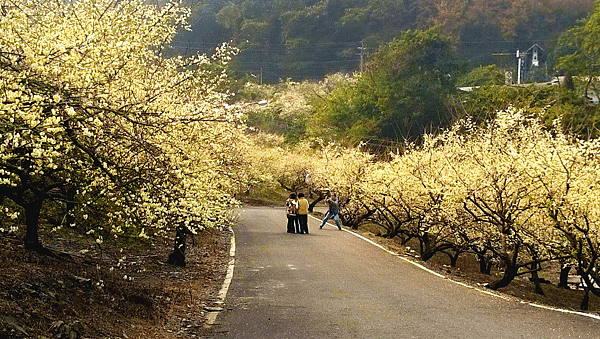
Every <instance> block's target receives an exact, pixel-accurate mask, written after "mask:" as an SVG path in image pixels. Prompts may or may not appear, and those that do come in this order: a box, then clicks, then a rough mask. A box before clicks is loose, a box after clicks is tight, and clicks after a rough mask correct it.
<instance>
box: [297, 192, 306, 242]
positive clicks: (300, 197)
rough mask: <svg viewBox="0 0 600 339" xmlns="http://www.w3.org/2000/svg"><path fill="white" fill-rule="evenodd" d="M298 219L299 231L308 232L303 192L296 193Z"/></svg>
mask: <svg viewBox="0 0 600 339" xmlns="http://www.w3.org/2000/svg"><path fill="white" fill-rule="evenodd" d="M298 221H299V222H300V233H301V234H302V233H304V234H308V200H306V198H305V197H304V193H298Z"/></svg>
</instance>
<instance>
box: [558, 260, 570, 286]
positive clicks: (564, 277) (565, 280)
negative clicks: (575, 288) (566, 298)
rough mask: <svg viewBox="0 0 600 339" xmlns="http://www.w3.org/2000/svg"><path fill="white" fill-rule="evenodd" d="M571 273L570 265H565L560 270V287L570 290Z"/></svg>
mask: <svg viewBox="0 0 600 339" xmlns="http://www.w3.org/2000/svg"><path fill="white" fill-rule="evenodd" d="M570 271H571V266H570V265H563V266H562V267H561V268H560V280H559V283H558V287H562V288H566V289H568V288H569V272H570Z"/></svg>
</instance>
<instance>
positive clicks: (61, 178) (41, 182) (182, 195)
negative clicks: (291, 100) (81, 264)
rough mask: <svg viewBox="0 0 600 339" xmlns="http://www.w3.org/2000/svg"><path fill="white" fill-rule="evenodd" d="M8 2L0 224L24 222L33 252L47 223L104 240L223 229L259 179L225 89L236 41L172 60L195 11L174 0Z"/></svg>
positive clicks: (0, 52)
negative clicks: (153, 1) (151, 0)
mask: <svg viewBox="0 0 600 339" xmlns="http://www.w3.org/2000/svg"><path fill="white" fill-rule="evenodd" d="M0 4H1V5H2V7H1V12H0V130H1V134H0V203H1V206H2V213H3V215H2V217H1V218H0V222H1V223H2V224H0V228H2V231H3V232H5V231H17V230H18V228H19V225H21V224H25V225H26V231H25V237H24V242H25V247H26V248H28V249H32V250H38V251H39V250H43V249H44V248H43V244H42V243H41V240H40V221H41V220H42V219H43V220H44V221H45V222H44V227H49V231H50V230H52V229H53V230H57V229H60V228H67V229H73V230H78V231H80V232H85V233H87V234H88V235H90V236H91V237H93V239H94V240H95V242H96V243H97V244H98V245H101V244H102V243H103V242H104V241H106V240H107V239H114V238H119V237H121V236H129V237H131V236H133V237H136V238H139V239H148V240H149V241H152V240H153V239H156V238H157V237H162V236H170V234H171V231H173V230H174V229H175V228H178V230H179V231H180V232H179V233H180V234H185V233H188V232H196V231H198V230H201V229H203V228H206V227H223V226H226V225H228V224H229V222H230V221H231V218H230V214H231V207H232V206H235V205H236V204H237V203H236V201H235V199H234V197H233V195H234V193H235V191H236V190H237V189H238V188H239V187H240V186H243V185H245V183H246V182H248V181H252V180H253V179H252V178H254V173H253V172H252V169H251V168H250V167H248V166H246V165H247V160H246V158H245V157H242V156H241V155H242V154H244V153H246V152H245V151H244V149H245V148H246V147H252V142H251V141H249V140H246V139H245V137H244V133H243V128H242V126H243V125H242V124H241V123H240V119H239V116H238V115H236V113H235V111H234V110H231V109H226V104H225V101H226V99H227V98H228V94H227V92H223V91H222V90H221V89H222V88H223V83H224V82H225V81H227V75H226V73H225V72H224V71H223V69H224V65H226V63H227V62H228V61H229V60H230V57H231V55H232V53H234V50H232V49H231V48H229V47H227V46H226V45H224V46H222V47H221V48H220V49H218V50H217V51H216V53H215V54H214V56H213V57H206V56H203V55H197V56H193V57H188V58H181V57H166V56H165V53H164V51H165V48H167V46H168V44H169V42H170V41H171V39H172V37H173V36H174V34H175V33H176V31H177V30H178V29H182V28H185V22H186V18H187V15H188V11H187V10H186V9H185V8H183V7H181V6H180V5H178V4H177V3H168V4H166V5H164V6H162V7H160V8H159V7H156V6H150V5H145V4H143V3H142V2H139V1H112V0H81V1H74V2H70V1H37V0H15V1H4V2H2V3H0ZM49 220H50V221H52V220H53V221H54V223H52V222H48V221H49ZM183 245H184V243H179V244H176V249H177V246H179V247H182V246H183Z"/></svg>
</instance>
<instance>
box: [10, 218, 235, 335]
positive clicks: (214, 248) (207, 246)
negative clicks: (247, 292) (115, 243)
mask: <svg viewBox="0 0 600 339" xmlns="http://www.w3.org/2000/svg"><path fill="white" fill-rule="evenodd" d="M230 239H231V233H230V232H228V231H218V230H207V231H204V232H203V233H201V234H199V235H196V236H194V237H189V238H188V249H187V255H186V263H187V265H186V267H184V268H180V267H175V266H171V265H169V264H167V263H166V262H165V261H166V259H167V257H168V254H169V253H170V250H171V248H172V244H168V243H164V244H158V245H157V248H156V249H154V250H152V251H148V252H144V251H139V253H135V252H132V253H127V255H126V259H125V260H120V258H122V257H123V255H124V254H123V253H111V252H110V249H106V252H104V253H103V254H102V257H98V256H95V257H94V258H92V257H90V256H84V255H78V254H77V253H78V251H77V248H78V247H82V243H84V242H85V241H83V240H82V239H70V240H68V241H67V240H62V241H60V240H59V241H57V242H56V243H52V244H49V245H46V247H47V248H49V249H52V250H53V251H54V252H55V253H62V254H63V256H61V257H56V258H55V257H51V256H47V255H39V254H36V253H31V252H27V251H25V250H24V249H23V246H22V241H21V240H20V239H18V238H16V237H13V236H8V235H0V338H69V339H76V338H202V337H203V335H204V334H205V332H206V329H205V323H206V315H207V310H208V311H210V310H211V307H214V306H215V305H214V303H215V301H217V295H218V292H219V290H220V288H221V284H222V282H223V279H224V277H225V274H226V271H227V263H228V261H229V246H230ZM64 253H68V254H69V256H68V257H67V256H64ZM111 267H113V268H112V269H111Z"/></svg>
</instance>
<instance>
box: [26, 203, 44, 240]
mask: <svg viewBox="0 0 600 339" xmlns="http://www.w3.org/2000/svg"><path fill="white" fill-rule="evenodd" d="M23 207H24V208H25V225H26V226H27V229H26V231H25V239H24V243H25V249H26V250H30V251H36V252H41V251H42V250H43V249H44V246H42V243H41V242H40V237H39V222H40V211H41V210H42V201H35V202H32V203H30V204H26V205H25V206H23Z"/></svg>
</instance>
